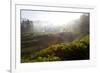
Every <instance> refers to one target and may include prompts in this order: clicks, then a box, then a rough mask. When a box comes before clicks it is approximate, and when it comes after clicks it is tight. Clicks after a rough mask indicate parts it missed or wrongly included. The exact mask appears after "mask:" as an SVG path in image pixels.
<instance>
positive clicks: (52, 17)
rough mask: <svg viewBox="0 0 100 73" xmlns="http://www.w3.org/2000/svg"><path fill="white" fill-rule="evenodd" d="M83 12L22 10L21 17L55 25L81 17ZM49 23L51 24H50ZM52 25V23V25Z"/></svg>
mask: <svg viewBox="0 0 100 73" xmlns="http://www.w3.org/2000/svg"><path fill="white" fill-rule="evenodd" d="M82 14H83V13H69V12H46V11H29V10H23V11H21V18H26V19H29V20H32V21H37V20H39V21H47V22H50V23H52V24H53V25H54V26H61V25H63V24H67V23H69V22H71V21H73V20H76V19H79V18H80V16H81V15H82ZM48 25H49V24H48ZM50 26H51V25H50Z"/></svg>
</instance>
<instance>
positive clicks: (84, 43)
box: [21, 35, 89, 63]
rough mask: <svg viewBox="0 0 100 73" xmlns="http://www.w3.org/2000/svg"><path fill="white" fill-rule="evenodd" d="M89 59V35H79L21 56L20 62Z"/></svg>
mask: <svg viewBox="0 0 100 73" xmlns="http://www.w3.org/2000/svg"><path fill="white" fill-rule="evenodd" d="M85 59H89V36H88V35H87V36H85V37H81V38H80V39H76V40H74V41H72V42H70V43H61V44H56V45H51V46H49V47H48V48H45V49H42V50H40V51H37V52H34V55H33V56H32V55H30V56H28V57H23V58H22V59H21V62H22V63H24V62H45V61H64V60H85Z"/></svg>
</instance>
